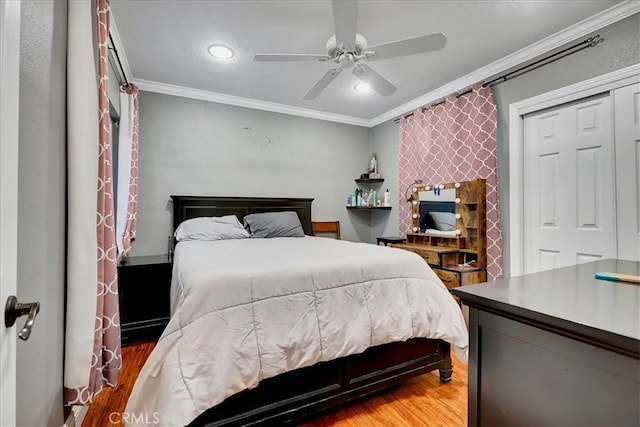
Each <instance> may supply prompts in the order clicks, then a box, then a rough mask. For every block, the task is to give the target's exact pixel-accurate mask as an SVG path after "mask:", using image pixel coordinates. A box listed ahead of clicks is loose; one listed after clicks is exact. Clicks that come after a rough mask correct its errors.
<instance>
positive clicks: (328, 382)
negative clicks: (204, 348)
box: [190, 338, 453, 426]
mask: <svg viewBox="0 0 640 427" xmlns="http://www.w3.org/2000/svg"><path fill="white" fill-rule="evenodd" d="M452 366H453V365H452V362H451V354H450V345H449V344H448V343H446V342H444V341H441V340H429V339H424V338H414V339H411V340H409V341H406V342H400V343H391V344H385V345H381V346H377V347H373V348H370V349H368V350H367V351H365V352H364V353H361V354H355V355H352V356H348V357H343V358H341V359H337V360H333V361H329V362H322V363H318V364H316V365H314V366H310V367H308V368H302V369H298V370H295V371H292V372H288V373H285V374H282V375H278V376H277V377H274V378H269V379H266V380H264V381H262V382H261V383H260V384H259V385H258V387H256V388H255V389H252V390H247V391H244V392H242V393H238V394H236V395H234V396H231V397H229V398H228V399H226V400H225V401H224V402H222V403H221V404H220V405H217V406H215V407H213V408H211V409H209V410H207V411H206V412H204V413H203V414H202V415H200V416H199V417H198V418H196V419H195V420H194V421H193V422H192V423H191V424H190V425H191V426H226V425H234V426H237V425H257V424H268V425H273V424H286V423H295V422H300V421H302V420H304V419H308V418H310V417H312V416H314V415H317V414H319V413H321V412H324V411H326V410H327V409H330V408H333V407H335V406H337V405H341V404H344V403H347V402H349V401H352V400H354V399H358V398H361V397H363V396H366V395H368V394H371V393H374V392H376V391H379V390H382V389H385V388H387V387H391V386H393V385H396V384H398V383H399V382H401V381H404V380H407V379H409V378H411V377H415V376H418V375H422V374H424V373H427V372H430V371H433V370H436V369H439V370H440V379H441V381H443V382H448V381H449V380H450V379H451V373H452V370H453V368H452Z"/></svg>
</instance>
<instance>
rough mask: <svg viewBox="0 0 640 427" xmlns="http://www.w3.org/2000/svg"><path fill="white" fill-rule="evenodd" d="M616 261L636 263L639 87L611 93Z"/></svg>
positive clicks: (639, 249)
mask: <svg viewBox="0 0 640 427" xmlns="http://www.w3.org/2000/svg"><path fill="white" fill-rule="evenodd" d="M613 99H614V110H615V116H614V122H615V124H614V126H615V152H616V188H617V193H616V194H617V204H616V205H617V208H618V212H617V224H618V258H620V259H628V260H633V261H640V215H639V213H640V84H634V85H630V86H626V87H623V88H620V89H616V90H615V91H614V92H613Z"/></svg>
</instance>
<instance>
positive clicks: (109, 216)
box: [64, 0, 122, 405]
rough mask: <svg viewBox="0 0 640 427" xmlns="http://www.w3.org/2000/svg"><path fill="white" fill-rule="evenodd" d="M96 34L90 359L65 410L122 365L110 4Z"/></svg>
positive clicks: (110, 381)
mask: <svg viewBox="0 0 640 427" xmlns="http://www.w3.org/2000/svg"><path fill="white" fill-rule="evenodd" d="M97 18H98V22H97V31H98V52H97V53H98V55H99V57H98V80H99V86H98V117H99V123H98V139H97V141H98V176H97V216H96V220H97V226H96V231H97V243H98V247H97V272H98V275H97V277H98V283H97V288H96V290H97V293H96V298H97V304H96V314H95V329H94V340H93V356H92V358H91V368H90V374H89V377H88V379H89V381H88V384H87V385H86V386H82V387H75V388H67V387H65V390H64V400H65V403H66V404H68V405H84V404H87V403H88V402H90V401H91V399H92V398H93V396H94V395H95V394H96V393H98V392H99V391H100V390H102V388H103V386H104V385H111V386H115V385H116V383H117V379H118V374H119V372H120V368H121V365H122V358H121V353H120V314H119V309H118V280H117V261H116V260H117V249H116V240H115V218H114V212H113V206H114V203H113V180H112V174H113V171H112V163H111V118H110V116H109V68H108V56H107V55H108V46H107V42H108V38H109V4H108V2H107V0H97Z"/></svg>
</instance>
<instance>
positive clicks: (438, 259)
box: [393, 179, 487, 289]
mask: <svg viewBox="0 0 640 427" xmlns="http://www.w3.org/2000/svg"><path fill="white" fill-rule="evenodd" d="M411 190H412V192H411V198H410V199H409V202H410V203H411V204H412V213H411V216H412V217H411V224H412V225H411V230H408V231H407V241H406V243H401V244H394V245H393V246H394V247H399V248H402V249H406V250H409V251H412V252H415V253H417V254H418V255H420V256H422V257H423V258H424V260H425V261H426V262H427V263H429V265H430V266H431V268H432V269H433V271H434V272H435V273H436V274H437V275H438V277H440V279H442V281H443V283H444V284H445V286H447V288H449V289H452V288H455V287H457V286H462V285H469V284H473V283H482V282H485V281H486V280H487V270H486V268H487V235H486V180H484V179H476V180H473V181H463V182H454V183H446V184H429V185H424V186H414V187H413V188H412V189H411Z"/></svg>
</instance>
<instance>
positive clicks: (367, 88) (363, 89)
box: [353, 82, 371, 93]
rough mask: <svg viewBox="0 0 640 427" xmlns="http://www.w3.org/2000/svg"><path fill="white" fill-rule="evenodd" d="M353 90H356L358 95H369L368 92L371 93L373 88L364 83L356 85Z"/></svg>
mask: <svg viewBox="0 0 640 427" xmlns="http://www.w3.org/2000/svg"><path fill="white" fill-rule="evenodd" d="M353 90H355V91H356V92H358V93H367V92H371V86H369V83H364V82H362V83H358V84H357V85H355V86H354V87H353Z"/></svg>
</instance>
